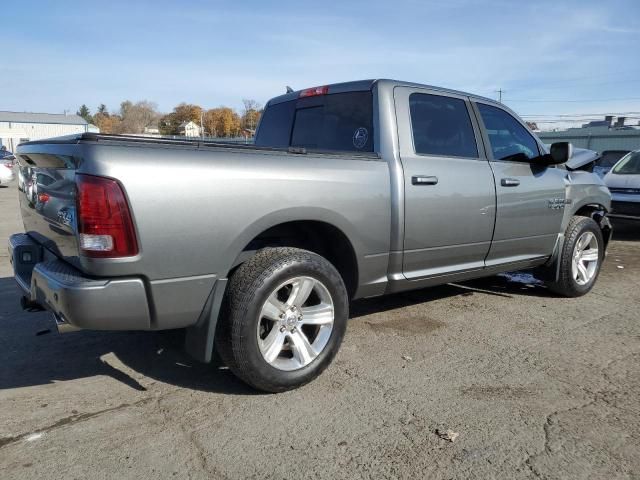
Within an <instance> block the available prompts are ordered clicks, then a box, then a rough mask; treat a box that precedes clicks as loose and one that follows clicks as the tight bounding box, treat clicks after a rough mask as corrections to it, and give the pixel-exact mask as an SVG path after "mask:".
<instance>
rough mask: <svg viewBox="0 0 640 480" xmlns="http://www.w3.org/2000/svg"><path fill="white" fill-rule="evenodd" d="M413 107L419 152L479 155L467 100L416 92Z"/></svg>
mask: <svg viewBox="0 0 640 480" xmlns="http://www.w3.org/2000/svg"><path fill="white" fill-rule="evenodd" d="M409 110H410V112H411V128H412V131H413V145H414V148H415V151H416V153H418V154H423V155H445V156H448V157H472V158H477V157H478V147H477V146H476V138H475V135H474V133H473V127H472V125H471V118H470V117H469V112H468V111H467V106H466V104H465V102H464V100H460V99H458V98H451V97H442V96H439V95H429V94H426V93H412V94H411V95H410V96H409Z"/></svg>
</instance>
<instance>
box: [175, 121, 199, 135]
mask: <svg viewBox="0 0 640 480" xmlns="http://www.w3.org/2000/svg"><path fill="white" fill-rule="evenodd" d="M178 128H179V129H180V135H183V136H185V137H199V136H200V127H199V126H198V124H197V123H195V122H182V123H181V124H180V125H179V126H178Z"/></svg>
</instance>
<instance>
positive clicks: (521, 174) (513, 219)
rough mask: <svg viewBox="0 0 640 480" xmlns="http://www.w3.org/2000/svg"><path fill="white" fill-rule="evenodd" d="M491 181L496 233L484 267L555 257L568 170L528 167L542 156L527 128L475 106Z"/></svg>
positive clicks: (500, 113)
mask: <svg viewBox="0 0 640 480" xmlns="http://www.w3.org/2000/svg"><path fill="white" fill-rule="evenodd" d="M475 106H476V108H477V112H478V116H479V118H481V120H482V123H483V124H484V132H485V143H486V144H487V155H489V157H490V160H491V162H490V163H491V168H492V170H493V173H494V176H495V183H496V197H497V211H496V227H495V233H494V236H493V242H492V245H491V250H490V252H489V255H488V256H487V260H486V264H487V266H492V265H497V264H501V263H511V262H519V261H528V260H533V259H536V258H541V257H548V256H549V255H551V254H552V253H553V249H554V246H555V244H556V241H557V239H558V234H559V233H560V228H561V224H562V217H563V215H564V207H565V198H566V194H565V180H564V178H565V175H566V173H567V172H566V170H562V169H559V168H556V167H548V166H543V165H540V164H536V163H535V162H534V161H532V160H533V159H534V158H535V157H537V156H539V155H540V154H542V153H544V152H543V151H542V149H541V146H540V145H539V144H538V142H537V141H536V139H535V138H534V137H533V135H532V134H531V133H529V131H528V130H527V128H526V127H525V126H524V125H523V124H522V123H521V122H520V121H519V120H518V119H517V118H516V117H514V116H513V115H511V114H510V113H509V112H507V111H506V110H504V109H502V108H500V107H498V106H496V105H491V104H489V103H482V102H476V103H475Z"/></svg>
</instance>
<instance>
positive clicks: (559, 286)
mask: <svg viewBox="0 0 640 480" xmlns="http://www.w3.org/2000/svg"><path fill="white" fill-rule="evenodd" d="M604 248H605V245H604V238H603V236H602V231H601V230H600V227H599V226H598V224H597V223H596V221H595V220H593V219H592V218H589V217H578V216H576V217H573V218H572V219H571V220H570V222H569V225H568V226H567V230H566V232H565V240H564V245H563V246H562V252H561V254H560V257H559V258H558V260H557V261H558V262H560V265H559V272H558V278H557V280H555V281H552V282H548V284H547V286H548V287H549V289H550V290H552V291H553V292H555V293H557V294H559V295H563V296H565V297H580V296H582V295H584V294H586V293H588V292H589V291H590V290H591V289H592V288H593V285H594V284H595V282H596V279H597V278H598V275H599V273H600V267H601V266H602V261H603V260H604Z"/></svg>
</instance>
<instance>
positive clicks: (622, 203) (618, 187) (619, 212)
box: [604, 150, 640, 220]
mask: <svg viewBox="0 0 640 480" xmlns="http://www.w3.org/2000/svg"><path fill="white" fill-rule="evenodd" d="M604 181H605V183H606V185H607V187H609V191H610V192H611V200H612V201H611V216H612V217H618V218H629V219H636V220H640V150H635V151H633V152H630V153H628V154H627V155H625V156H624V157H622V159H621V160H620V161H619V162H618V163H616V164H615V165H614V166H613V168H612V169H611V171H610V172H609V173H607V175H606V176H605V177H604Z"/></svg>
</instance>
